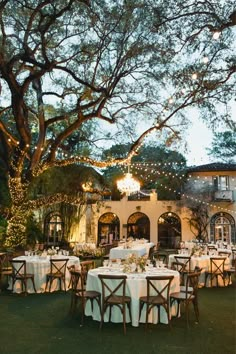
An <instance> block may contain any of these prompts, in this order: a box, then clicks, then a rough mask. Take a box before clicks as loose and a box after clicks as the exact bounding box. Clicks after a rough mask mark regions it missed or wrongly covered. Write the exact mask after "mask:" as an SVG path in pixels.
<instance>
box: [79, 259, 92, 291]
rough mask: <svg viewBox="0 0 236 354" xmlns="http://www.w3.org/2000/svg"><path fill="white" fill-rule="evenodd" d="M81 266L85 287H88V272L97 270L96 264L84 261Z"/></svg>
mask: <svg viewBox="0 0 236 354" xmlns="http://www.w3.org/2000/svg"><path fill="white" fill-rule="evenodd" d="M80 266H81V273H82V277H83V282H84V286H86V283H87V276H88V272H89V270H90V269H94V268H95V262H94V261H93V260H89V261H82V262H80Z"/></svg>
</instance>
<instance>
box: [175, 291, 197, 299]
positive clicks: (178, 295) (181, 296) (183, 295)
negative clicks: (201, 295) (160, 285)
mask: <svg viewBox="0 0 236 354" xmlns="http://www.w3.org/2000/svg"><path fill="white" fill-rule="evenodd" d="M170 297H171V298H172V299H176V300H193V299H194V298H195V296H194V295H192V294H191V295H190V294H189V293H187V295H186V292H184V291H180V292H179V293H173V294H170Z"/></svg>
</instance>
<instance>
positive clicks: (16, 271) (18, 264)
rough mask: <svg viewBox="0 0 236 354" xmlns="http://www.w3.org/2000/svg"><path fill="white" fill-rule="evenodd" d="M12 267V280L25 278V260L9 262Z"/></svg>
mask: <svg viewBox="0 0 236 354" xmlns="http://www.w3.org/2000/svg"><path fill="white" fill-rule="evenodd" d="M10 263H11V266H12V274H13V277H14V278H24V277H25V276H26V261H25V260H18V259H17V260H16V259H15V260H10Z"/></svg>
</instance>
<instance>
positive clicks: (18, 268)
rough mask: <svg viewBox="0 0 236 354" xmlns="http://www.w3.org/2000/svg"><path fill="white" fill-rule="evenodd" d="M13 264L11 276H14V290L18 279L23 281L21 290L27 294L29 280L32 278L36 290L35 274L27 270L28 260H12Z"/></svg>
mask: <svg viewBox="0 0 236 354" xmlns="http://www.w3.org/2000/svg"><path fill="white" fill-rule="evenodd" d="M10 263H11V266H12V273H11V274H10V277H11V278H12V291H13V289H14V285H15V283H16V281H20V282H21V292H24V293H25V294H27V282H28V280H31V282H32V285H33V288H34V291H35V292H37V291H36V287H35V282H34V274H31V273H27V270H26V261H25V260H16V259H15V260H10Z"/></svg>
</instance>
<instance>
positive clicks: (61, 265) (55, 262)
mask: <svg viewBox="0 0 236 354" xmlns="http://www.w3.org/2000/svg"><path fill="white" fill-rule="evenodd" d="M68 260H69V259H68V258H67V259H63V258H58V259H52V258H51V259H50V273H51V274H60V275H62V276H65V273H66V266H67V263H68Z"/></svg>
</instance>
